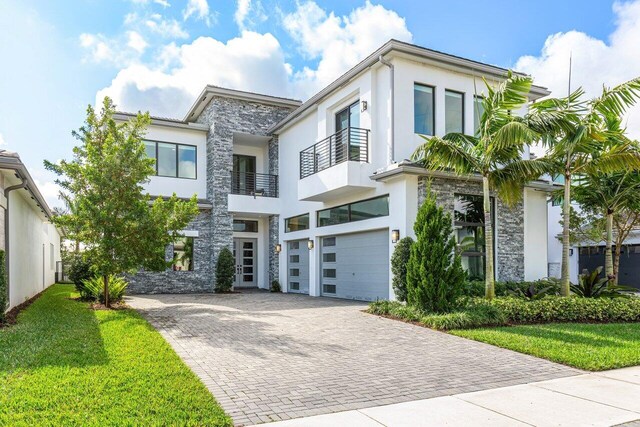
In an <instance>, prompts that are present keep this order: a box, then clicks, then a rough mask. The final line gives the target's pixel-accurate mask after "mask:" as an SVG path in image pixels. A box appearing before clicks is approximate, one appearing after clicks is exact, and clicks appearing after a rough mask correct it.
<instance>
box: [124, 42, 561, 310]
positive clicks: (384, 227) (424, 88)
mask: <svg viewBox="0 0 640 427" xmlns="http://www.w3.org/2000/svg"><path fill="white" fill-rule="evenodd" d="M506 72H507V70H505V69H502V68H499V67H496V66H492V65H488V64H483V63H479V62H476V61H472V60H468V59H464V58H460V57H456V56H453V55H448V54H445V53H442V52H437V51H433V50H430V49H426V48H423V47H420V46H415V45H411V44H407V43H403V42H399V41H395V40H391V41H389V42H387V43H385V44H384V45H383V46H382V47H380V48H379V49H377V50H376V51H375V52H372V53H371V55H369V56H368V57H367V58H366V59H364V60H363V61H362V62H360V63H359V64H358V65H356V66H355V67H353V68H352V69H351V70H349V71H347V72H346V73H345V74H344V75H342V76H341V77H340V78H338V79H337V80H336V81H335V82H333V83H331V84H330V85H329V86H327V87H326V88H324V89H322V90H321V91H320V92H318V93H317V94H315V95H314V96H312V97H311V98H310V99H308V100H306V101H305V102H300V101H296V100H291V99H285V98H279V97H274V96H269V95H263V94H255V93H248V92H243V91H238V90H232V89H225V88H220V87H215V86H207V87H206V88H205V89H204V90H203V92H202V94H201V95H200V96H199V97H198V99H197V100H196V102H195V103H194V105H193V106H192V107H191V109H190V110H189V111H188V112H187V114H186V116H185V117H184V119H182V120H175V119H165V118H153V120H152V124H151V126H150V128H149V131H148V134H147V137H146V138H147V153H148V154H149V156H151V157H153V158H155V159H156V165H157V176H154V177H152V178H151V180H150V182H149V183H148V185H147V190H148V191H149V193H150V194H152V195H155V196H168V195H170V194H172V193H173V192H175V193H176V194H177V195H178V196H180V197H185V198H186V197H190V196H192V195H193V194H194V193H195V194H197V195H198V198H199V199H200V208H201V213H200V215H199V216H198V218H197V219H196V220H195V221H194V222H193V223H192V225H191V226H190V227H189V229H187V230H184V231H183V238H181V239H180V241H178V242H176V244H175V245H174V248H173V251H171V250H169V251H168V259H176V260H178V259H181V260H183V261H179V262H174V265H173V268H172V269H169V270H167V271H165V272H161V273H152V272H140V273H138V274H137V275H136V276H135V277H134V278H133V280H132V283H131V288H130V289H131V290H132V291H133V292H141V293H142V292H146V293H154V292H165V293H166V292H169V293H170V292H211V291H212V290H213V282H214V266H215V262H216V260H217V254H218V253H219V251H220V250H221V249H222V248H223V247H229V248H231V249H233V250H234V253H235V257H236V284H235V286H236V287H237V288H242V287H259V288H265V289H266V288H268V287H269V286H270V282H271V281H272V280H274V279H277V280H279V281H280V283H281V285H282V288H283V291H284V292H297V293H304V294H309V295H312V296H328V297H338V298H349V299H357V300H375V299H393V298H394V295H393V290H392V286H391V279H392V277H391V272H390V262H389V259H390V256H391V254H392V252H393V250H394V248H395V245H396V242H397V241H398V239H399V238H402V237H404V236H413V235H414V233H413V223H414V221H415V217H416V213H417V210H418V207H419V204H420V203H421V201H422V200H423V198H424V196H425V194H426V191H427V188H430V189H431V191H432V192H434V193H435V195H436V198H437V202H438V203H439V204H441V205H442V206H444V207H445V209H446V210H447V211H448V212H450V213H451V215H452V217H453V220H454V227H455V230H456V237H457V238H458V239H459V241H462V240H463V239H464V240H465V242H469V241H471V242H473V244H471V245H469V244H465V246H464V247H465V249H464V252H463V253H462V256H463V263H464V266H465V268H466V269H467V270H468V272H469V275H470V276H471V277H476V278H482V277H483V274H484V268H483V265H484V262H485V259H484V257H485V242H484V237H483V236H484V232H483V228H484V224H483V219H482V215H481V212H480V209H479V206H480V205H481V202H482V196H481V194H482V191H481V183H480V181H479V179H478V177H474V176H470V177H459V176H454V175H451V174H447V173H434V172H432V171H428V170H425V169H423V168H421V167H419V166H417V165H415V164H413V163H412V162H411V161H410V160H409V159H410V158H411V155H412V153H413V152H414V150H415V149H416V147H418V145H419V144H420V143H421V142H422V141H423V140H422V139H421V138H420V137H419V136H418V134H425V135H444V134H446V133H448V132H452V131H462V132H466V133H468V134H473V133H474V131H475V126H476V125H477V122H478V108H476V107H477V106H478V105H479V103H478V100H479V99H480V97H481V96H482V89H481V88H482V87H484V86H483V83H482V78H484V79H486V80H487V81H489V82H493V83H497V82H499V81H501V80H502V79H504V78H505V75H506ZM476 90H478V91H479V92H477V93H476ZM548 94H549V91H548V90H546V89H545V88H543V87H539V86H534V87H533V88H532V91H531V93H530V99H531V100H535V99H537V98H540V97H543V96H546V95H548ZM150 107H151V106H150ZM524 112H525V111H520V112H518V113H520V114H522V113H524ZM176 113H178V112H176ZM130 117H132V115H131V114H130V113H120V114H118V116H117V118H118V119H119V120H128V119H129V118H130ZM523 156H525V157H528V156H529V152H528V149H527V150H526V151H525V153H523ZM551 188H552V186H551V184H550V183H548V182H546V181H536V182H531V183H529V184H527V185H526V186H525V187H524V188H523V200H522V202H521V203H520V204H519V205H517V206H515V207H514V208H509V207H507V206H506V205H505V204H504V203H503V202H502V201H501V200H500V199H499V198H498V197H492V203H493V204H494V207H495V221H494V227H495V240H494V242H491V243H490V244H493V245H494V248H495V254H496V255H495V258H496V259H495V263H496V276H497V279H499V280H534V279H540V278H543V277H546V276H547V274H548V272H547V263H548V235H547V232H546V230H547V228H548V218H547V215H548V211H547V199H548V191H549V190H551ZM185 254H186V255H187V256H186V257H185ZM185 259H187V260H188V261H184V260H185Z"/></svg>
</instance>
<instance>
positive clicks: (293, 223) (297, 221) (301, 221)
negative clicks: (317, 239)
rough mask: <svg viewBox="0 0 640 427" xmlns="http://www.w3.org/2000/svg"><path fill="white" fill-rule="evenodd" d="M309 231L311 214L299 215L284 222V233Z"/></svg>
mask: <svg viewBox="0 0 640 427" xmlns="http://www.w3.org/2000/svg"><path fill="white" fill-rule="evenodd" d="M308 229H309V214H308V213H306V214H304V215H298V216H294V217H291V218H287V219H285V220H284V232H285V233H290V232H292V231H301V230H308Z"/></svg>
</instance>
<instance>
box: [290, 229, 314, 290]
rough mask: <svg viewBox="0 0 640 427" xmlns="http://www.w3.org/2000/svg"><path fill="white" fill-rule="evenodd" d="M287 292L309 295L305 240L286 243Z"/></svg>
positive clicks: (307, 257)
mask: <svg viewBox="0 0 640 427" xmlns="http://www.w3.org/2000/svg"><path fill="white" fill-rule="evenodd" d="M287 249H288V250H287V290H288V291H289V292H297V293H301V294H308V293H309V248H308V246H307V239H305V240H295V241H292V242H288V243H287Z"/></svg>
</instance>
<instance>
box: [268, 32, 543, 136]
mask: <svg viewBox="0 0 640 427" xmlns="http://www.w3.org/2000/svg"><path fill="white" fill-rule="evenodd" d="M390 54H393V55H398V56H401V57H404V58H411V59H418V60H420V61H422V62H427V63H430V64H433V65H437V66H439V67H445V68H450V69H454V70H457V71H462V72H467V73H474V74H478V75H480V76H484V77H490V78H494V79H497V80H502V79H504V78H505V76H506V74H507V72H508V70H507V69H506V68H502V67H497V66H495V65H489V64H484V63H482V62H478V61H473V60H471V59H466V58H462V57H459V56H455V55H450V54H447V53H444V52H439V51H436V50H433V49H427V48H425V47H421V46H417V45H413V44H410V43H405V42H401V41H398V40H393V39H392V40H389V41H388V42H387V43H385V44H384V45H382V46H381V47H380V48H379V49H377V50H376V51H375V52H373V53H372V54H371V55H369V56H367V57H366V58H365V59H364V60H363V61H361V62H360V63H359V64H357V65H356V66H355V67H353V68H351V69H350V70H349V71H347V72H346V73H345V74H343V75H342V76H340V77H339V78H338V79H337V80H335V81H334V82H333V83H331V84H330V85H329V86H327V87H325V88H324V89H322V90H321V91H320V92H318V93H317V94H315V95H314V96H312V97H311V98H309V99H308V100H307V101H305V102H304V103H303V104H302V105H300V106H299V107H298V108H296V109H295V110H294V111H292V112H291V114H289V115H288V116H287V117H285V118H284V119H282V120H281V121H280V122H278V123H276V124H275V125H273V126H272V127H271V128H269V130H268V133H274V132H277V131H279V130H281V129H283V128H285V127H286V126H289V125H291V124H293V123H295V122H296V121H297V120H299V119H301V118H302V117H304V116H305V115H306V114H305V113H306V112H307V111H308V110H309V109H310V108H311V107H312V106H313V105H315V104H316V103H318V102H320V101H322V100H323V99H324V98H325V97H327V96H329V95H330V94H331V93H332V92H333V91H334V90H336V89H338V88H340V87H341V86H344V85H345V84H347V83H348V82H349V81H351V80H353V79H354V78H356V77H357V76H358V75H360V73H362V72H364V71H365V70H367V69H369V68H371V67H373V66H374V65H376V64H377V63H378V61H379V57H380V56H381V55H382V56H385V55H390ZM516 74H518V75H525V74H523V73H517V72H516ZM549 94H551V92H550V91H549V90H548V89H547V88H545V87H542V86H535V85H534V86H532V87H531V91H530V93H529V96H530V99H531V100H536V99H539V98H542V97H544V96H547V95H549Z"/></svg>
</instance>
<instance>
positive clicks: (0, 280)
mask: <svg viewBox="0 0 640 427" xmlns="http://www.w3.org/2000/svg"><path fill="white" fill-rule="evenodd" d="M4 263H5V261H4V251H3V250H0V323H3V322H4V321H5V313H4V312H5V310H6V309H7V288H8V286H7V272H6V271H5V264H4Z"/></svg>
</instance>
